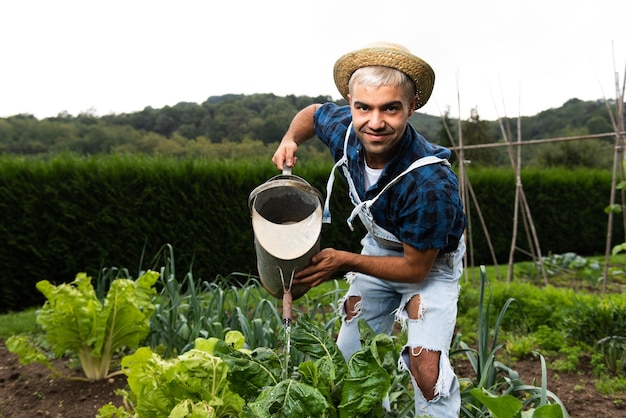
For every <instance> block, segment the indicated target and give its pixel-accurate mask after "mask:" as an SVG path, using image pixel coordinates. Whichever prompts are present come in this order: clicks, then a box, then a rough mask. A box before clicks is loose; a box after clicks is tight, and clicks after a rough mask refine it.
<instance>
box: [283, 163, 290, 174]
mask: <svg viewBox="0 0 626 418" xmlns="http://www.w3.org/2000/svg"><path fill="white" fill-rule="evenodd" d="M283 175H285V176H290V175H291V167H287V165H283Z"/></svg>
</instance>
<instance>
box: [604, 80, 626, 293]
mask: <svg viewBox="0 0 626 418" xmlns="http://www.w3.org/2000/svg"><path fill="white" fill-rule="evenodd" d="M624 85H626V70H625V71H624V82H622V89H621V92H620V87H619V78H618V77H617V72H616V73H615V93H616V96H617V100H616V103H615V107H616V113H617V115H616V117H615V118H614V117H613V115H612V113H611V110H610V109H609V108H608V104H607V110H608V111H609V116H610V118H611V123H612V124H613V128H614V129H615V146H614V150H615V152H614V153H613V176H612V178H611V192H610V196H609V208H613V205H615V192H616V186H617V175H618V173H619V174H620V177H621V179H622V180H623V179H624V171H623V159H624V157H623V152H624V137H623V133H624ZM604 102H605V103H607V101H606V99H605V101H604ZM620 167H621V169H620ZM621 196H622V214H623V213H624V210H623V208H624V191H623V190H622V195H621ZM608 215H609V216H608V221H607V231H606V246H605V252H604V274H603V283H602V291H603V292H606V288H607V282H608V281H609V263H610V256H611V243H612V238H613V210H612V209H611V210H609V214H608ZM622 216H624V215H622ZM624 222H625V223H626V221H624Z"/></svg>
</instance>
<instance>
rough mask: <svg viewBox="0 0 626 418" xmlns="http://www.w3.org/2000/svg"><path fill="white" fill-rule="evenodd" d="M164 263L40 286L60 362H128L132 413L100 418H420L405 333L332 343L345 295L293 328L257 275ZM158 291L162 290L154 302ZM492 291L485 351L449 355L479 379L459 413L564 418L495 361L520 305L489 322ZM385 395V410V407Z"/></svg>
mask: <svg viewBox="0 0 626 418" xmlns="http://www.w3.org/2000/svg"><path fill="white" fill-rule="evenodd" d="M162 255H163V257H164V258H163V261H164V262H165V264H163V265H162V266H161V268H160V269H159V271H160V273H159V274H157V273H155V272H153V271H148V272H146V273H144V274H143V275H142V276H141V277H139V278H138V279H137V280H136V281H133V280H129V279H128V278H122V277H119V276H125V275H126V272H124V271H118V270H116V269H112V270H107V271H106V272H105V274H104V275H103V276H101V277H99V278H98V279H97V280H96V281H95V283H96V286H95V288H94V287H91V285H90V284H89V282H88V281H87V277H86V276H85V275H84V274H79V275H78V276H77V279H76V280H75V282H73V283H71V284H62V285H59V286H51V285H50V284H49V283H48V282H45V281H44V282H41V283H40V284H39V288H40V290H41V291H44V292H45V294H46V298H47V302H46V304H45V305H44V306H43V308H42V311H41V313H40V314H39V316H38V323H39V324H40V326H41V328H42V331H43V332H44V333H45V338H46V343H47V344H48V345H49V346H50V347H51V348H52V349H53V350H54V352H55V353H56V354H57V355H60V354H61V353H70V354H73V355H75V356H78V357H79V358H81V360H82V354H85V353H89V355H90V356H91V357H90V359H91V362H92V363H95V364H98V363H100V364H103V363H104V362H102V361H101V360H106V359H108V360H110V355H108V354H107V353H110V352H111V350H112V352H117V353H118V354H119V355H121V356H123V357H122V359H121V366H122V368H121V372H122V373H124V374H126V376H127V378H128V388H127V389H126V390H124V391H121V392H120V393H119V395H120V396H123V397H124V405H125V406H124V407H119V408H117V407H114V406H112V405H106V406H103V407H102V408H101V410H100V416H101V417H112V416H115V417H118V418H119V417H125V416H128V417H135V416H142V417H167V416H171V417H192V416H203V417H211V416H216V417H286V416H318V417H356V416H360V417H381V416H390V417H408V416H413V415H412V401H411V394H410V391H411V389H410V383H409V382H408V379H407V376H406V374H400V373H399V372H398V371H397V368H396V367H395V365H396V364H397V360H398V358H397V353H398V352H399V350H400V348H401V347H402V346H403V344H404V343H403V341H401V338H400V337H398V336H392V337H390V336H386V335H374V333H373V332H372V331H371V329H369V328H368V327H367V326H366V325H365V323H361V324H359V325H360V330H361V334H362V340H363V349H362V350H361V351H359V352H357V353H356V354H355V355H354V356H352V357H351V358H350V359H349V360H348V361H346V360H344V358H343V356H342V355H341V353H340V352H339V350H338V348H337V346H336V345H335V343H334V335H335V333H336V326H337V322H336V320H337V316H336V313H335V312H336V304H337V303H338V298H339V295H340V292H339V289H333V288H332V287H326V289H324V290H323V291H324V292H325V293H318V294H317V295H315V293H316V292H314V291H311V292H309V293H311V295H308V294H307V295H305V296H304V297H303V298H301V299H300V300H299V305H298V313H299V314H298V317H297V322H296V325H295V327H293V329H292V330H291V332H287V331H285V329H284V328H283V325H282V323H281V321H280V317H279V315H278V313H277V312H278V309H277V307H276V301H275V300H271V301H268V300H267V297H269V296H268V294H267V293H266V292H265V291H264V290H263V289H262V287H260V285H259V283H258V281H256V280H255V279H254V278H250V281H249V282H248V283H246V285H245V286H243V287H233V286H231V285H230V283H229V282H228V281H223V282H222V283H221V285H220V286H219V287H216V286H214V285H210V284H206V283H202V282H201V281H196V280H194V279H193V276H192V275H191V273H190V272H187V273H186V274H185V275H183V277H182V278H178V279H177V277H179V276H177V274H176V271H175V264H174V261H173V250H172V248H171V247H168V248H165V249H164V251H163V254H162ZM157 275H158V277H159V280H158V282H157V281H156V278H157ZM107 282H109V284H110V286H106V283H107ZM155 285H159V287H160V288H161V290H160V292H159V293H158V294H156V292H155V289H154V286H155ZM106 287H109V289H108V291H107V292H106V295H105V294H104V292H102V290H103V289H104V288H106ZM486 288H487V286H486V277H485V276H484V275H483V276H482V277H481V286H480V288H479V289H476V291H478V292H479V294H480V302H479V309H480V312H479V316H478V318H477V321H478V322H477V324H478V328H477V329H478V335H479V336H480V338H479V343H478V346H477V348H472V347H471V346H470V345H469V344H466V343H465V342H462V343H461V345H460V350H456V351H454V352H453V353H454V354H453V355H454V356H459V355H462V354H465V355H467V357H468V359H469V360H470V362H471V363H472V365H474V367H475V373H476V378H475V379H473V378H469V377H463V376H460V377H461V382H462V387H463V393H462V399H463V414H464V415H463V416H467V417H483V416H492V417H510V416H516V415H518V414H520V413H521V411H522V410H525V411H526V412H525V414H527V416H530V413H532V412H534V414H535V415H533V416H537V417H540V416H541V417H562V416H567V411H566V410H565V408H564V406H563V405H560V401H559V400H558V398H557V397H556V396H554V394H553V393H551V392H550V391H549V390H548V388H547V387H546V382H545V381H544V382H543V383H542V384H541V385H540V386H533V385H528V384H525V383H524V382H522V381H521V380H520V379H519V376H518V375H517V373H516V372H515V371H514V370H513V369H511V368H510V367H508V366H506V365H505V364H503V363H502V362H501V361H499V359H498V358H497V357H496V356H497V355H498V352H499V351H500V350H501V349H502V347H503V344H502V343H501V342H500V340H499V338H498V333H499V331H500V326H501V323H502V320H503V318H504V317H505V314H506V313H507V312H508V307H509V306H510V305H511V303H512V302H513V299H509V300H508V301H507V302H506V304H505V306H504V307H502V308H501V309H500V313H499V315H498V318H497V321H496V323H495V325H493V326H492V325H491V324H492V322H491V321H490V319H489V317H490V314H489V313H490V312H491V308H492V307H493V305H492V303H493V298H492V297H491V296H490V293H489V294H488V292H487V291H486ZM122 289H123V290H122ZM98 295H101V297H102V299H100V298H98ZM150 295H152V296H150ZM309 296H311V297H313V298H314V299H308V298H309ZM266 302H267V303H266ZM329 308H330V309H329ZM259 309H260V310H259ZM496 309H497V308H496ZM139 313H143V316H142V317H141V318H139V317H137V315H138V314H139ZM131 315H132V316H134V318H133V317H131ZM148 318H149V319H150V335H148V336H147V338H146V328H145V326H146V325H147V320H148ZM129 321H130V322H132V323H128V322H129ZM255 323H257V324H258V325H257V326H255V325H253V324H255ZM198 324H199V326H196V325H198ZM209 324H213V327H212V328H211V327H208V325H209ZM128 327H136V328H128ZM268 335H270V336H275V337H276V338H266V337H267V336H268ZM112 338H113V339H112ZM140 340H141V341H143V344H144V345H143V347H139V345H140V344H139V341H140ZM29 341H30V342H31V344H27V342H29ZM172 342H176V343H173V344H172ZM7 346H8V347H9V348H10V349H11V350H12V351H16V352H19V353H20V355H21V359H22V360H23V361H24V362H29V361H43V362H46V360H47V356H46V353H45V352H43V351H42V350H41V349H39V348H38V347H37V344H34V343H32V340H31V339H29V338H28V337H24V336H13V337H11V338H9V340H8V341H7ZM103 346H104V347H107V348H108V349H109V351H108V352H107V351H106V350H104V351H103V350H102V347H103ZM138 347H139V348H138ZM47 364H50V363H49V362H47ZM81 364H82V365H83V370H84V372H85V374H86V377H87V378H88V379H98V378H100V379H101V378H105V377H106V376H108V373H102V374H99V375H97V376H96V375H91V376H90V375H88V373H90V371H91V369H92V368H91V366H89V365H87V366H86V363H81ZM107 364H111V363H110V361H109V362H108V363H107ZM543 365H544V366H543V367H544V370H543V373H544V376H545V363H543ZM100 369H101V371H105V372H108V370H106V368H104V367H100ZM529 395H530V396H529ZM386 396H388V397H389V400H390V405H391V411H389V412H384V411H383V409H382V400H383V398H384V397H386ZM529 411H530V412H529Z"/></svg>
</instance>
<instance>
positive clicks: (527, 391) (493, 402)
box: [451, 266, 569, 418]
mask: <svg viewBox="0 0 626 418" xmlns="http://www.w3.org/2000/svg"><path fill="white" fill-rule="evenodd" d="M480 270H481V277H480V301H479V306H478V339H477V340H478V341H477V345H478V347H477V349H474V348H470V347H469V346H468V345H467V344H466V343H464V342H463V341H459V346H460V347H461V348H460V349H458V350H455V351H453V352H452V354H451V355H452V356H454V355H458V354H465V355H466V356H467V359H468V360H469V362H470V364H471V366H472V368H473V369H474V373H475V375H476V379H475V380H472V379H471V378H468V377H464V378H460V379H459V382H460V385H461V399H462V405H461V415H462V416H465V417H472V418H479V417H496V418H505V417H521V416H522V415H521V413H522V411H523V410H530V411H531V412H532V415H528V414H525V416H537V417H539V416H541V417H554V418H568V417H569V414H568V412H567V410H566V409H565V406H564V405H563V403H562V402H561V400H560V399H559V398H558V397H557V396H556V395H555V394H554V393H552V392H550V391H549V390H547V369H546V364H545V359H544V358H543V356H541V355H540V354H537V355H539V356H540V358H541V365H542V368H541V372H542V383H541V386H540V387H537V386H532V385H527V384H525V383H524V382H522V380H521V379H520V376H519V373H517V372H516V371H515V370H513V369H512V368H510V367H508V366H507V365H505V364H504V363H502V362H500V361H498V360H497V355H498V352H499V351H500V350H501V349H502V348H503V347H504V344H503V343H500V342H499V341H498V335H499V330H500V324H501V323H502V321H503V319H504V316H505V315H506V313H507V310H508V309H509V307H510V306H511V305H512V304H513V303H517V302H518V301H517V300H516V299H514V298H509V299H508V300H507V301H506V302H505V304H504V306H503V307H502V309H501V310H500V312H499V314H498V317H497V319H496V321H495V326H494V328H493V330H492V329H491V322H490V308H491V295H490V297H489V298H488V299H486V298H485V293H486V290H485V286H486V282H487V274H486V271H485V268H484V266H481V268H480ZM492 335H493V336H492ZM520 399H523V401H522V400H520ZM535 414H536V415H535Z"/></svg>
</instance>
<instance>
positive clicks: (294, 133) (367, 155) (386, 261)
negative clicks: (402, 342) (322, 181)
mask: <svg viewBox="0 0 626 418" xmlns="http://www.w3.org/2000/svg"><path fill="white" fill-rule="evenodd" d="M434 78H435V76H434V72H433V70H432V68H431V67H430V65H428V64H427V63H426V62H425V61H423V60H422V59H420V58H418V57H417V56H415V55H413V54H411V53H410V52H409V51H408V50H407V49H406V48H404V47H402V46H400V45H395V44H389V43H378V44H374V45H371V46H369V47H367V48H364V49H360V50H357V51H354V52H351V53H348V54H346V55H344V56H342V57H341V58H339V60H338V61H337V62H336V63H335V67H334V79H335V84H336V86H337V88H338V89H339V92H340V93H341V94H342V96H343V97H345V98H346V100H347V101H348V103H349V106H343V107H339V106H337V105H335V104H333V103H326V104H323V105H321V104H315V105H311V106H309V107H307V108H305V109H303V110H301V111H300V112H299V113H298V114H297V115H296V116H295V117H294V119H293V121H292V122H291V124H290V126H289V129H288V131H287V132H286V133H285V135H284V137H283V139H282V141H281V143H280V145H279V146H278V149H277V150H276V153H275V154H274V156H273V158H272V161H273V162H274V164H275V165H276V166H277V168H278V169H279V170H282V169H283V165H286V166H288V167H292V166H293V165H294V164H295V163H296V151H297V149H298V146H299V145H300V144H302V143H303V142H304V141H306V140H308V139H310V138H312V137H314V136H315V135H317V136H318V137H319V138H320V139H321V140H322V141H323V142H324V143H325V144H326V145H327V146H328V148H329V150H330V152H331V153H332V155H333V157H334V159H335V161H336V165H335V168H341V170H342V171H341V173H342V175H343V177H344V178H345V180H346V181H347V183H348V186H349V195H350V198H351V200H352V202H353V204H354V205H355V209H354V211H353V213H352V215H351V216H350V219H349V220H348V223H349V224H350V225H351V223H352V220H353V218H354V217H356V216H357V215H358V216H359V218H360V219H361V221H362V222H363V224H364V226H365V228H366V229H367V231H368V233H367V235H366V236H365V237H364V238H363V239H362V240H361V244H362V246H363V249H362V251H361V254H355V253H350V252H347V251H340V250H336V249H333V248H325V249H323V250H322V251H320V252H319V253H318V254H316V255H315V256H313V258H312V259H311V265H310V266H308V267H307V268H305V269H303V270H301V271H300V272H298V273H297V274H296V275H295V277H294V284H297V285H304V286H311V287H313V286H317V285H319V284H321V283H323V282H324V281H326V280H328V279H330V278H332V277H333V274H334V273H336V272H338V271H349V272H350V273H348V275H346V278H347V279H348V281H349V283H350V288H349V290H348V292H347V294H346V296H345V298H344V299H343V300H342V317H343V321H342V325H341V330H340V332H339V336H338V338H337V345H338V346H339V348H340V350H341V351H342V354H343V355H344V357H345V358H346V359H349V358H350V356H351V355H352V354H353V353H354V352H356V351H358V350H359V349H360V340H359V331H358V326H357V322H358V319H360V318H363V319H365V320H366V321H367V322H368V323H369V325H370V326H371V327H372V328H373V329H374V331H376V332H377V333H388V334H389V333H391V331H392V328H393V323H394V321H395V320H397V321H399V322H400V323H401V324H402V326H403V329H406V330H407V339H408V340H407V344H406V346H405V347H403V350H402V353H401V357H400V361H399V365H398V366H399V368H400V369H401V370H408V371H410V373H411V380H412V382H413V387H414V389H415V409H416V414H417V415H430V416H436V417H458V416H459V410H460V393H459V384H458V380H457V378H456V376H455V374H454V371H453V369H452V367H451V365H450V361H449V348H450V344H451V341H452V336H453V332H454V326H455V322H456V313H457V300H458V295H459V279H460V277H461V273H462V259H463V255H464V252H465V245H464V239H463V230H464V228H465V225H466V218H465V215H464V212H463V205H462V202H461V200H460V197H459V192H458V181H457V179H456V176H455V175H454V173H453V171H452V170H451V168H450V164H449V163H448V161H447V160H448V158H449V157H450V151H449V150H447V149H445V148H442V147H439V146H436V145H433V144H430V143H429V142H427V141H426V139H424V137H422V136H421V135H420V134H418V133H417V132H416V131H415V129H414V128H413V126H411V125H410V124H409V122H408V119H409V118H410V117H411V115H413V112H414V111H415V110H416V109H419V108H420V107H422V106H423V105H424V104H425V103H426V102H427V101H428V99H429V97H430V95H431V93H432V89H433V84H434ZM334 172H335V169H333V172H332V173H331V178H330V179H329V187H328V190H327V194H328V197H327V202H326V203H327V204H328V199H329V197H330V194H331V190H330V189H331V187H332V183H333V179H334ZM325 214H326V215H329V213H328V205H326V207H325Z"/></svg>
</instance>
